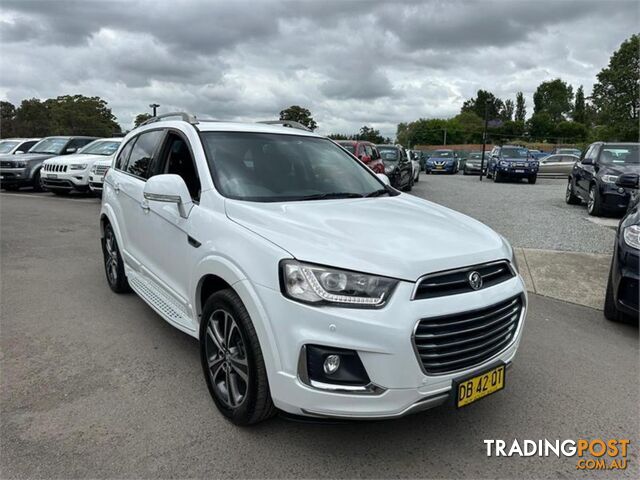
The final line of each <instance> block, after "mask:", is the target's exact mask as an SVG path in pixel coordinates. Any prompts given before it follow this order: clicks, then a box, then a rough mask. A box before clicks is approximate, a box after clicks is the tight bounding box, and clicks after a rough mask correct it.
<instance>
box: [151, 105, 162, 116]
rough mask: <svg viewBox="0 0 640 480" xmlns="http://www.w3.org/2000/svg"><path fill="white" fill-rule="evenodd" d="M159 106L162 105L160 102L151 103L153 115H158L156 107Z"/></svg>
mask: <svg viewBox="0 0 640 480" xmlns="http://www.w3.org/2000/svg"><path fill="white" fill-rule="evenodd" d="M159 106H160V104H158V103H151V104H150V105H149V107H150V108H152V109H153V116H154V117H155V116H156V108H158V107H159Z"/></svg>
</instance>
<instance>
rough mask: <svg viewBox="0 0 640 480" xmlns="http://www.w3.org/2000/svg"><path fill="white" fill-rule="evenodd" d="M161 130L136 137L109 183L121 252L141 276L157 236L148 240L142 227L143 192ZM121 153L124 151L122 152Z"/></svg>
mask: <svg viewBox="0 0 640 480" xmlns="http://www.w3.org/2000/svg"><path fill="white" fill-rule="evenodd" d="M164 134H165V130H164V129H155V130H147V131H144V132H142V133H141V134H140V135H137V136H136V137H135V142H133V143H132V146H131V149H130V153H129V155H128V157H127V158H123V159H122V160H121V159H120V158H118V161H117V162H116V166H115V169H116V170H117V174H116V175H115V176H114V178H113V180H112V183H113V189H114V192H115V195H116V197H117V203H118V204H119V206H120V209H121V212H120V217H119V218H120V219H122V220H123V225H121V228H122V230H123V231H121V234H122V236H123V237H124V245H123V246H122V249H123V250H124V251H125V253H126V256H127V258H126V261H127V262H128V263H129V265H130V266H131V267H133V268H134V269H135V270H136V271H138V272H141V268H142V266H143V265H144V264H145V263H147V260H146V257H147V254H148V244H149V243H150V242H151V241H153V239H154V238H155V237H156V236H157V235H155V236H152V237H149V236H148V231H145V229H144V228H143V225H142V221H143V220H144V211H143V209H142V207H143V200H144V198H143V190H144V184H145V182H146V181H147V178H148V176H149V168H150V165H151V163H152V161H153V159H154V156H155V155H156V152H157V150H158V148H159V146H160V143H161V140H162V138H163V137H164ZM123 150H124V149H123Z"/></svg>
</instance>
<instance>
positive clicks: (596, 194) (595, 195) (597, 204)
mask: <svg viewBox="0 0 640 480" xmlns="http://www.w3.org/2000/svg"><path fill="white" fill-rule="evenodd" d="M587 213H589V215H591V216H594V217H599V216H601V215H602V214H603V213H604V209H603V208H602V198H601V197H600V190H599V189H598V186H597V185H596V184H595V183H594V184H593V185H591V187H589V200H588V201H587Z"/></svg>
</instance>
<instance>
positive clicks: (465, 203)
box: [411, 174, 617, 253]
mask: <svg viewBox="0 0 640 480" xmlns="http://www.w3.org/2000/svg"><path fill="white" fill-rule="evenodd" d="M565 188H566V180H564V179H541V178H540V179H538V182H537V183H536V184H535V185H529V184H528V183H526V182H525V181H524V180H523V181H522V182H521V183H494V182H493V181H491V180H487V179H486V178H485V179H483V181H482V182H480V181H479V177H477V176H466V175H462V174H459V175H425V174H421V175H420V181H419V182H418V183H417V184H416V185H415V186H414V188H413V191H412V192H411V193H413V194H415V195H418V196H420V197H422V198H426V199H428V200H431V201H434V202H436V203H440V204H442V205H445V206H447V207H449V208H452V209H454V210H458V211H459V212H462V213H465V214H467V215H469V216H471V217H474V218H476V219H478V220H480V221H481V222H483V223H486V224H487V225H489V226H490V227H492V228H493V229H494V230H496V231H497V232H499V233H501V234H502V235H504V236H505V237H506V238H507V239H508V240H509V241H510V242H511V244H512V245H513V246H515V247H525V248H542V249H549V250H565V251H574V252H588V253H611V252H612V249H613V242H614V239H615V230H614V228H613V226H614V225H616V224H617V221H616V220H615V219H604V220H603V221H602V222H601V223H602V224H596V223H594V222H593V221H590V219H589V216H588V214H587V209H586V207H585V206H583V205H577V206H576V205H567V204H566V203H565V201H564V192H565Z"/></svg>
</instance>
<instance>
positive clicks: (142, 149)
mask: <svg viewBox="0 0 640 480" xmlns="http://www.w3.org/2000/svg"><path fill="white" fill-rule="evenodd" d="M163 135H164V131H163V130H152V131H150V132H145V133H143V134H142V135H140V136H139V137H138V140H137V141H136V143H135V145H134V146H133V149H132V150H131V155H129V161H128V162H127V165H126V167H124V168H123V169H122V170H123V171H124V172H127V173H130V174H131V175H133V176H135V177H139V178H142V179H145V180H146V179H147V176H148V171H149V164H150V163H151V160H152V159H153V154H154V153H155V151H156V148H157V147H158V143H159V142H160V140H161V139H162V136H163Z"/></svg>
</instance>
